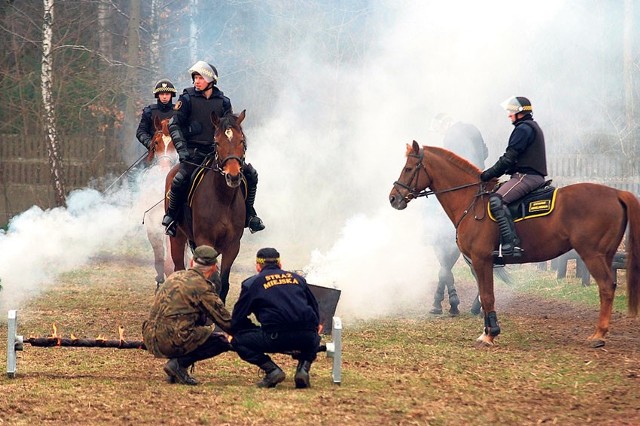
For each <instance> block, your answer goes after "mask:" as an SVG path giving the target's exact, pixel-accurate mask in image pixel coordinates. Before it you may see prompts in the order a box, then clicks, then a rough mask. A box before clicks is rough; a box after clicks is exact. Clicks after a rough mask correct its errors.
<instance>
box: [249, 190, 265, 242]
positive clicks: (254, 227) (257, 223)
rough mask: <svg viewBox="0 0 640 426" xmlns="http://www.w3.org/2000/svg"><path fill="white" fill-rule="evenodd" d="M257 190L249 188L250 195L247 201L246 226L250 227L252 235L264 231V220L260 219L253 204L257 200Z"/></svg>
mask: <svg viewBox="0 0 640 426" xmlns="http://www.w3.org/2000/svg"><path fill="white" fill-rule="evenodd" d="M256 189H257V188H255V187H254V188H249V194H248V195H247V201H246V208H247V217H246V220H245V224H244V226H246V227H248V228H249V231H251V233H252V234H254V233H256V232H258V231H262V230H263V229H264V223H262V219H260V218H259V217H258V215H257V213H256V209H254V208H253V203H254V202H255V200H256Z"/></svg>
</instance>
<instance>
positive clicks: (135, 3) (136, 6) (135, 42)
mask: <svg viewBox="0 0 640 426" xmlns="http://www.w3.org/2000/svg"><path fill="white" fill-rule="evenodd" d="M130 4H131V9H130V11H129V36H128V38H127V43H128V49H127V63H128V65H129V67H128V71H127V83H126V84H125V88H126V90H127V103H126V107H125V115H124V120H125V121H124V142H123V143H124V147H123V150H122V152H123V153H124V154H125V158H124V160H125V161H127V162H131V161H132V160H135V159H136V158H137V157H138V156H139V151H140V150H141V147H142V145H140V144H139V143H136V142H135V129H136V124H137V123H136V121H137V118H138V114H137V112H136V110H135V98H136V90H135V88H136V87H137V84H138V68H139V67H138V65H139V64H140V34H139V32H138V31H139V29H140V0H131V3H130Z"/></svg>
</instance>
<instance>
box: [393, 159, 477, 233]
mask: <svg viewBox="0 0 640 426" xmlns="http://www.w3.org/2000/svg"><path fill="white" fill-rule="evenodd" d="M407 157H411V158H417V163H416V166H415V168H414V169H413V173H412V174H411V178H410V179H409V182H407V184H404V183H402V182H399V181H395V182H393V186H394V187H395V188H396V190H398V188H397V187H400V188H403V189H405V190H406V191H407V195H405V196H404V201H405V202H407V203H408V202H409V201H410V200H412V199H414V198H420V197H429V195H437V194H444V193H447V192H453V191H458V190H460V189H464V188H469V187H471V186H477V185H479V186H480V187H479V189H478V193H477V194H476V195H475V196H474V197H473V200H471V204H470V205H469V207H467V208H466V209H465V210H464V212H463V214H462V217H460V219H459V220H457V221H456V223H455V224H454V225H455V227H456V228H458V225H459V224H460V222H461V221H462V219H463V218H464V217H465V216H466V215H467V213H468V212H469V211H470V210H471V209H472V208H473V205H474V204H475V203H476V200H477V199H478V198H479V197H481V196H482V195H485V194H488V191H486V190H485V188H484V184H485V182H482V181H479V182H474V183H467V184H464V185H460V186H454V187H452V188H447V189H442V190H440V191H433V190H427V189H426V188H425V189H423V190H418V189H416V187H417V186H418V181H419V179H420V171H421V170H424V173H425V174H426V175H427V177H428V178H429V180H431V176H429V172H427V168H426V167H425V165H424V163H423V160H424V148H422V147H420V149H419V150H418V153H417V154H414V153H413V152H411V153H409V154H407ZM398 192H400V191H398Z"/></svg>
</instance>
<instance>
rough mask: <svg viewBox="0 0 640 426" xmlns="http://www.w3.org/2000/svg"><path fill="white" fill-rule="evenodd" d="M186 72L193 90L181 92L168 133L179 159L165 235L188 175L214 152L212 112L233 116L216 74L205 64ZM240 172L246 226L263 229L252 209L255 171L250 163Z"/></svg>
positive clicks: (176, 215) (174, 219) (171, 225)
mask: <svg viewBox="0 0 640 426" xmlns="http://www.w3.org/2000/svg"><path fill="white" fill-rule="evenodd" d="M189 73H190V74H191V78H192V81H193V87H188V88H186V89H184V91H183V92H182V95H180V97H179V99H178V102H176V105H175V107H174V115H173V117H172V118H171V121H169V131H170V132H171V137H172V139H173V144H174V145H175V147H176V150H177V151H178V156H179V158H180V170H178V172H177V173H176V175H175V177H174V179H173V181H172V182H171V190H170V192H169V194H168V196H169V206H168V208H167V212H166V214H165V216H164V218H163V219H162V225H163V226H165V228H166V233H167V234H168V235H171V236H175V233H176V227H177V221H178V219H179V217H180V210H181V207H182V205H183V204H184V202H185V199H186V194H187V189H188V186H189V181H190V176H191V174H192V173H193V171H194V170H195V169H196V167H198V166H199V165H200V164H202V162H203V161H204V160H205V158H206V157H207V156H209V155H211V154H213V153H214V151H215V143H214V139H213V136H214V133H215V129H214V126H213V123H212V122H211V113H212V112H213V113H215V114H216V115H217V116H218V117H224V116H225V115H227V114H232V113H233V109H232V107H231V100H230V99H229V98H228V97H226V96H225V95H224V93H222V91H221V90H220V89H219V88H218V87H216V83H217V81H218V71H217V70H216V68H215V67H214V66H213V65H211V64H209V63H207V62H204V61H198V62H196V63H195V64H194V65H193V66H192V67H191V68H189ZM242 173H243V175H244V176H245V178H246V180H247V199H246V202H245V204H246V212H247V214H246V218H245V226H246V227H248V228H249V230H250V231H251V233H254V232H257V231H261V230H263V229H264V224H263V223H262V220H261V219H260V218H259V217H258V216H257V214H256V211H255V209H254V207H253V203H254V202H255V198H256V191H257V186H258V172H257V171H256V170H255V169H254V168H253V166H252V165H251V164H248V163H247V164H244V165H243V167H242Z"/></svg>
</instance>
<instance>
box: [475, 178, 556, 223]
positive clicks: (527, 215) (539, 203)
mask: <svg viewBox="0 0 640 426" xmlns="http://www.w3.org/2000/svg"><path fill="white" fill-rule="evenodd" d="M557 191H558V188H555V187H553V186H545V187H543V188H540V189H536V190H535V191H533V192H530V193H529V194H527V195H525V196H524V197H522V198H520V199H519V200H516V201H514V202H513V203H511V204H509V211H511V217H513V221H514V222H519V221H521V220H525V219H531V218H534V217H541V216H546V215H548V214H550V213H551V212H552V211H553V209H554V208H555V205H556V193H557ZM487 211H488V213H489V217H490V218H491V220H492V221H494V222H495V221H496V219H495V218H494V217H493V215H492V214H491V210H490V209H489V203H487Z"/></svg>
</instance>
